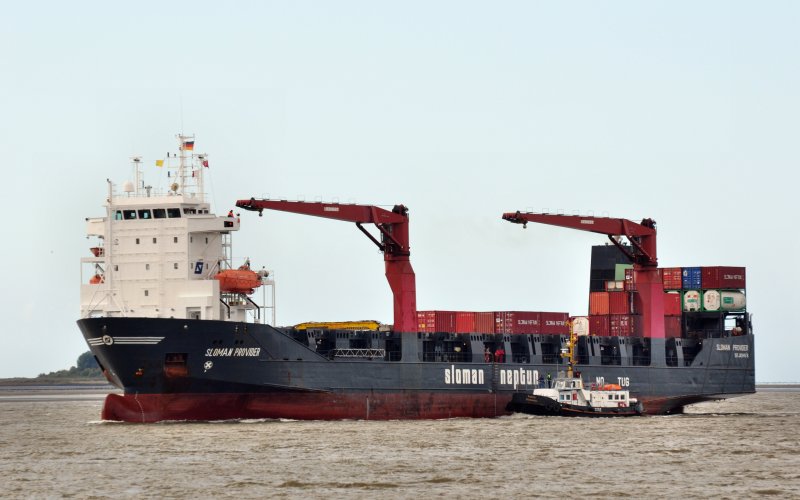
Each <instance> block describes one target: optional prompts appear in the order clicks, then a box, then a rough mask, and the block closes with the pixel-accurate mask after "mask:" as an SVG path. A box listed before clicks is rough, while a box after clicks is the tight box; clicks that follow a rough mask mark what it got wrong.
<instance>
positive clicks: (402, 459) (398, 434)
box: [0, 389, 800, 499]
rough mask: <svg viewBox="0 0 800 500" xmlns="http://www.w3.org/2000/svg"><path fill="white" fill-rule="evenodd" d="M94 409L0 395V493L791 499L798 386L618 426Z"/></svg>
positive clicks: (616, 422)
mask: <svg viewBox="0 0 800 500" xmlns="http://www.w3.org/2000/svg"><path fill="white" fill-rule="evenodd" d="M71 396H74V397H71ZM101 404H102V399H100V396H99V395H93V394H77V393H76V394H40V393H36V394H25V393H20V394H10V395H9V393H8V392H3V393H2V394H0V450H2V458H0V496H2V497H10V498H17V497H36V498H42V497H48V498H50V497H80V498H105V497H114V498H153V497H171V498H178V497H199V498H208V497H236V498H256V497H266V496H278V497H314V498H319V497H333V498H345V497H346V498H376V497H379V496H380V497H400V498H414V497H416V498H419V499H421V498H423V497H429V496H439V497H473V498H474V497H523V496H527V497H537V496H539V497H561V498H564V497H588V496H601V497H637V498H641V497H648V498H652V497H673V498H674V497H731V498H734V497H752V496H755V495H776V496H779V497H800V433H798V429H800V390H798V389H786V390H769V391H760V392H759V393H758V394H755V395H752V396H747V397H742V398H736V399H731V400H728V401H720V402H712V403H703V404H700V405H696V406H694V407H691V408H690V409H688V413H687V414H685V415H676V416H669V417H642V418H625V419H569V418H559V417H531V416H522V415H516V416H512V417H505V418H499V419H453V420H438V421H395V422H373V421H369V422H367V421H345V422H301V421H240V422H219V423H177V422H176V423H161V424H149V425H141V424H122V423H110V422H100V421H98V419H99V415H100V407H101Z"/></svg>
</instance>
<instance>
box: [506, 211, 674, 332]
mask: <svg viewBox="0 0 800 500" xmlns="http://www.w3.org/2000/svg"><path fill="white" fill-rule="evenodd" d="M503 220H507V221H509V222H513V223H515V224H522V227H526V226H527V224H528V222H538V223H541V224H549V225H551V226H559V227H566V228H571V229H577V230H580V231H589V232H592V233H599V234H605V235H607V236H608V238H609V239H610V240H611V242H612V243H614V245H616V246H617V248H619V249H620V250H621V251H622V252H623V253H624V254H625V255H627V256H628V258H629V259H630V260H631V262H633V273H634V281H635V283H636V288H637V291H638V293H637V294H636V295H635V296H634V309H635V310H637V311H641V313H642V320H643V327H644V336H645V337H649V338H659V339H663V338H664V285H663V283H662V281H661V275H660V274H659V272H658V257H657V252H656V222H655V221H654V220H652V219H644V220H642V222H641V223H636V222H633V221H631V220H628V219H615V218H610V217H594V216H580V215H559V214H545V213H532V212H520V211H516V212H507V213H504V214H503ZM619 236H624V237H625V238H627V239H628V241H630V243H631V247H632V248H629V247H626V246H623V245H621V244H620V243H619V241H618V240H617V238H616V237H619Z"/></svg>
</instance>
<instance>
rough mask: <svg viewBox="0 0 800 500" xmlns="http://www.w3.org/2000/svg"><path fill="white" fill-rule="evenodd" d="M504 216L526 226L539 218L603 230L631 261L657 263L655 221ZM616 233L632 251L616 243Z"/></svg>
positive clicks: (648, 264) (546, 215)
mask: <svg viewBox="0 0 800 500" xmlns="http://www.w3.org/2000/svg"><path fill="white" fill-rule="evenodd" d="M503 219H504V220H507V221H509V222H513V223H515V224H522V226H523V227H525V226H527V224H528V222H538V223H541V224H549V225H551V226H560V227H567V228H571V229H577V230H579V231H589V232H592V233H599V234H605V235H607V236H608V237H609V239H610V240H611V241H612V243H614V244H615V245H616V246H617V247H618V248H619V249H620V250H621V251H622V252H623V253H624V254H625V255H627V256H628V258H629V259H630V260H631V261H632V262H633V263H634V264H640V265H642V266H649V267H657V266H658V256H657V255H656V222H655V221H654V220H652V219H644V220H642V222H641V223H638V224H637V223H636V222H633V221H631V220H628V219H615V218H611V217H594V216H581V215H559V214H542V213H532V212H520V211H517V212H508V213H505V214H503ZM615 236H624V237H626V238H627V239H628V241H629V242H630V243H631V246H633V248H634V252H631V251H630V250H628V249H627V248H625V247H623V246H622V245H620V244H619V241H617V239H615V238H614V237H615Z"/></svg>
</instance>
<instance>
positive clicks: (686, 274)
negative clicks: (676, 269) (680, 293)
mask: <svg viewBox="0 0 800 500" xmlns="http://www.w3.org/2000/svg"><path fill="white" fill-rule="evenodd" d="M702 283H703V269H702V268H700V267H684V268H683V289H684V290H689V289H692V288H700V287H701V285H702Z"/></svg>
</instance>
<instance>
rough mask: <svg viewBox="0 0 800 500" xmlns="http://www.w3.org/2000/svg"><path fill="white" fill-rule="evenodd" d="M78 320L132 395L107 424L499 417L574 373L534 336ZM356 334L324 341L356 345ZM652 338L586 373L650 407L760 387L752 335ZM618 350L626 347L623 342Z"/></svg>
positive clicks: (668, 409)
mask: <svg viewBox="0 0 800 500" xmlns="http://www.w3.org/2000/svg"><path fill="white" fill-rule="evenodd" d="M78 325H79V327H80V329H81V331H82V333H83V335H84V338H85V339H86V340H87V343H88V344H89V346H90V348H91V350H92V352H93V354H94V355H95V357H96V358H97V360H98V362H99V363H100V365H101V367H102V369H103V370H104V373H105V374H106V376H107V377H108V379H109V380H110V381H111V382H112V383H113V384H114V385H116V386H117V387H119V388H120V389H122V390H123V391H124V392H123V394H121V395H116V394H112V395H109V396H108V397H107V399H106V402H105V406H104V409H103V414H102V417H103V418H104V419H107V420H122V421H130V422H153V421H159V420H221V419H253V418H256V419H257V418H289V419H437V418H454V417H496V416H501V415H507V414H509V413H510V412H511V409H510V407H509V403H511V401H512V398H513V396H514V394H515V393H517V392H519V391H529V390H532V389H533V388H535V387H538V386H540V385H541V384H542V382H543V381H544V380H545V378H546V376H547V375H548V374H550V375H551V376H555V375H556V373H557V372H558V371H559V370H562V369H563V368H564V367H563V365H561V364H559V358H558V357H553V356H547V355H546V354H542V349H541V346H540V345H539V344H538V343H539V342H544V341H545V339H541V338H539V337H538V336H532V335H531V336H528V335H521V336H508V335H490V336H487V335H482V334H471V335H462V336H458V337H455V336H454V335H453V334H444V335H449V337H447V338H448V339H450V338H451V337H452V338H454V339H455V340H453V342H456V343H458V345H459V346H461V345H463V346H464V350H462V351H460V352H458V351H455V352H445V353H438V352H434V353H432V352H429V351H428V350H427V347H426V345H427V344H426V342H432V341H431V340H428V337H427V336H426V334H416V333H412V334H407V333H404V334H399V333H392V332H368V333H365V334H363V335H364V336H365V338H364V339H360V340H359V342H362V343H363V342H368V343H369V342H371V343H370V345H369V346H367V347H365V348H361V349H352V348H339V349H323V348H322V347H323V345H320V337H319V336H315V334H313V333H311V332H308V333H301V332H294V331H287V330H284V329H276V328H272V327H270V326H267V325H259V324H250V323H233V322H224V321H209V320H183V319H145V318H91V319H83V320H80V321H78ZM348 335H349V334H347V333H342V334H338V333H332V334H329V335H328V336H327V337H326V338H325V341H331V342H334V341H335V342H337V344H336V345H332V347H340V346H344V345H349V346H352V345H353V341H352V339H348V338H347V336H348ZM511 337H514V338H511ZM330 339H334V340H330ZM489 340H491V341H494V342H499V343H504V344H506V345H508V348H507V349H506V350H507V351H508V352H514V347H513V346H512V345H511V344H512V343H513V342H526V343H527V344H526V345H528V347H529V350H528V354H527V355H526V356H522V357H520V356H517V357H516V359H515V358H513V357H511V356H509V358H510V359H507V360H502V362H486V360H485V359H484V357H483V349H482V347H480V346H482V345H483V344H484V342H487V341H489ZM649 340H650V343H649V344H648V345H649V348H650V349H651V351H652V353H651V354H650V359H649V364H647V365H641V364H632V363H629V361H630V358H629V357H625V356H622V357H621V359H617V358H610V363H609V359H606V358H603V359H602V360H601V359H600V358H589V362H588V363H583V364H580V365H579V369H580V370H581V372H582V376H583V377H584V379H588V380H596V381H598V382H613V383H620V384H621V385H623V386H624V387H625V388H626V389H628V390H629V391H630V392H631V394H632V395H634V396H635V397H637V398H638V400H639V401H640V402H642V404H643V406H644V412H645V413H646V414H666V413H674V412H679V411H681V410H682V408H683V407H684V406H685V405H687V404H692V403H697V402H701V401H707V400H712V399H721V398H727V397H732V396H737V395H742V394H749V393H753V392H755V375H754V366H753V365H754V363H753V361H754V359H753V337H752V335H744V336H739V337H723V338H709V339H705V340H704V341H703V342H702V345H701V346H700V347H699V348H697V349H695V351H696V352H693V356H692V357H691V359H689V358H688V357H687V358H684V357H683V356H682V355H680V354H679V355H677V361H676V360H674V359H671V357H670V353H671V351H670V349H671V346H672V347H674V346H673V345H671V344H670V345H667V344H666V343H665V342H666V341H664V340H660V341H659V340H657V339H649ZM346 342H350V344H345V343H346ZM471 344H472V345H471ZM673 344H674V342H673ZM359 345H360V344H359ZM618 346H619V348H620V349H621V350H622V351H623V352H624V348H625V344H624V342H623V343H621V344H618ZM677 347H679V348H680V347H681V346H680V344H678V345H677ZM517 351H519V349H518V348H517ZM601 361H602V362H601ZM617 363H618V364H617Z"/></svg>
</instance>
